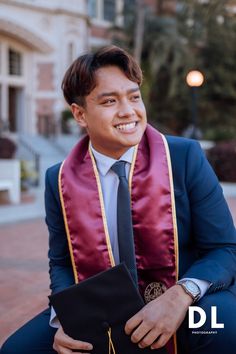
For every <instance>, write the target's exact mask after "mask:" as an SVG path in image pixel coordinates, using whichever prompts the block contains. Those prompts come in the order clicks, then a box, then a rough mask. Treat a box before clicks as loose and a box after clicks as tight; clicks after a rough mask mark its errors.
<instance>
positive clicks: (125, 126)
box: [116, 122, 136, 130]
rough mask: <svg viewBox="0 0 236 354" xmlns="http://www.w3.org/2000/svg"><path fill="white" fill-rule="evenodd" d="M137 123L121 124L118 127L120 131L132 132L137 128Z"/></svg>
mask: <svg viewBox="0 0 236 354" xmlns="http://www.w3.org/2000/svg"><path fill="white" fill-rule="evenodd" d="M135 125H136V123H135V122H134V123H129V124H119V125H117V126H116V128H117V129H119V130H130V129H133V128H134V127H135Z"/></svg>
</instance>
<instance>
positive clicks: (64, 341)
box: [54, 335, 93, 354]
mask: <svg viewBox="0 0 236 354" xmlns="http://www.w3.org/2000/svg"><path fill="white" fill-rule="evenodd" d="M54 343H55V349H56V350H58V349H60V350H62V348H65V349H77V350H80V349H82V350H92V349H93V346H92V344H91V343H87V342H83V341H79V340H75V339H73V338H71V337H69V336H67V335H65V336H63V338H57V340H55V342H54ZM70 352H71V351H70ZM63 354H64V353H63ZM65 354H67V353H65ZM68 354H69V353H68Z"/></svg>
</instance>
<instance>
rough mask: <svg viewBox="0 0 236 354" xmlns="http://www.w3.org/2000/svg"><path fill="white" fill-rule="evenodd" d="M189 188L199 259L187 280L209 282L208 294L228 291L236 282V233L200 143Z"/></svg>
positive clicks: (190, 158) (191, 157)
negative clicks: (223, 290)
mask: <svg viewBox="0 0 236 354" xmlns="http://www.w3.org/2000/svg"><path fill="white" fill-rule="evenodd" d="M186 166H187V168H186V177H185V178H186V186H187V192H188V196H189V204H190V211H191V229H192V234H193V238H194V240H193V242H194V244H195V248H196V251H197V257H198V259H197V260H196V261H195V262H194V263H193V264H192V266H191V267H190V268H189V269H188V270H187V272H186V273H185V274H184V277H189V278H198V279H202V280H207V281H209V282H210V283H211V284H212V286H211V287H210V288H209V290H208V293H211V292H215V291H218V290H222V289H226V288H228V287H229V286H230V285H231V284H233V283H234V282H235V278H236V231H235V227H234V224H233V220H232V216H231V214H230V211H229V208H228V205H227V203H226V201H225V198H224V196H223V192H222V188H221V186H220V184H219V181H218V179H217V177H216V175H215V173H214V172H213V170H212V168H211V166H210V165H209V163H208V161H207V159H206V157H205V154H204V153H203V151H202V150H201V147H200V146H199V144H198V143H197V142H194V143H192V144H190V146H189V150H188V154H187V164H186Z"/></svg>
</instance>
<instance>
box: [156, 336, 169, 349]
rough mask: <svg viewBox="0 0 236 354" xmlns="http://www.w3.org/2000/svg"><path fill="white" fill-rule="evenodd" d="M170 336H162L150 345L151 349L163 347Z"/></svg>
mask: <svg viewBox="0 0 236 354" xmlns="http://www.w3.org/2000/svg"><path fill="white" fill-rule="evenodd" d="M170 337H171V336H168V335H167V334H162V335H161V336H160V337H159V338H158V340H157V341H156V342H155V343H153V344H152V345H151V349H159V348H162V347H164V345H166V343H167V342H168V340H169V339H170Z"/></svg>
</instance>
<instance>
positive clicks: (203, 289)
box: [181, 278, 211, 299]
mask: <svg viewBox="0 0 236 354" xmlns="http://www.w3.org/2000/svg"><path fill="white" fill-rule="evenodd" d="M181 280H192V281H193V282H194V283H196V284H197V285H198V287H199V289H200V291H201V295H200V297H199V299H201V298H202V297H203V296H204V295H205V294H206V292H207V290H208V289H209V288H210V286H211V283H210V282H209V281H207V280H201V279H196V278H183V279H181Z"/></svg>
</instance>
